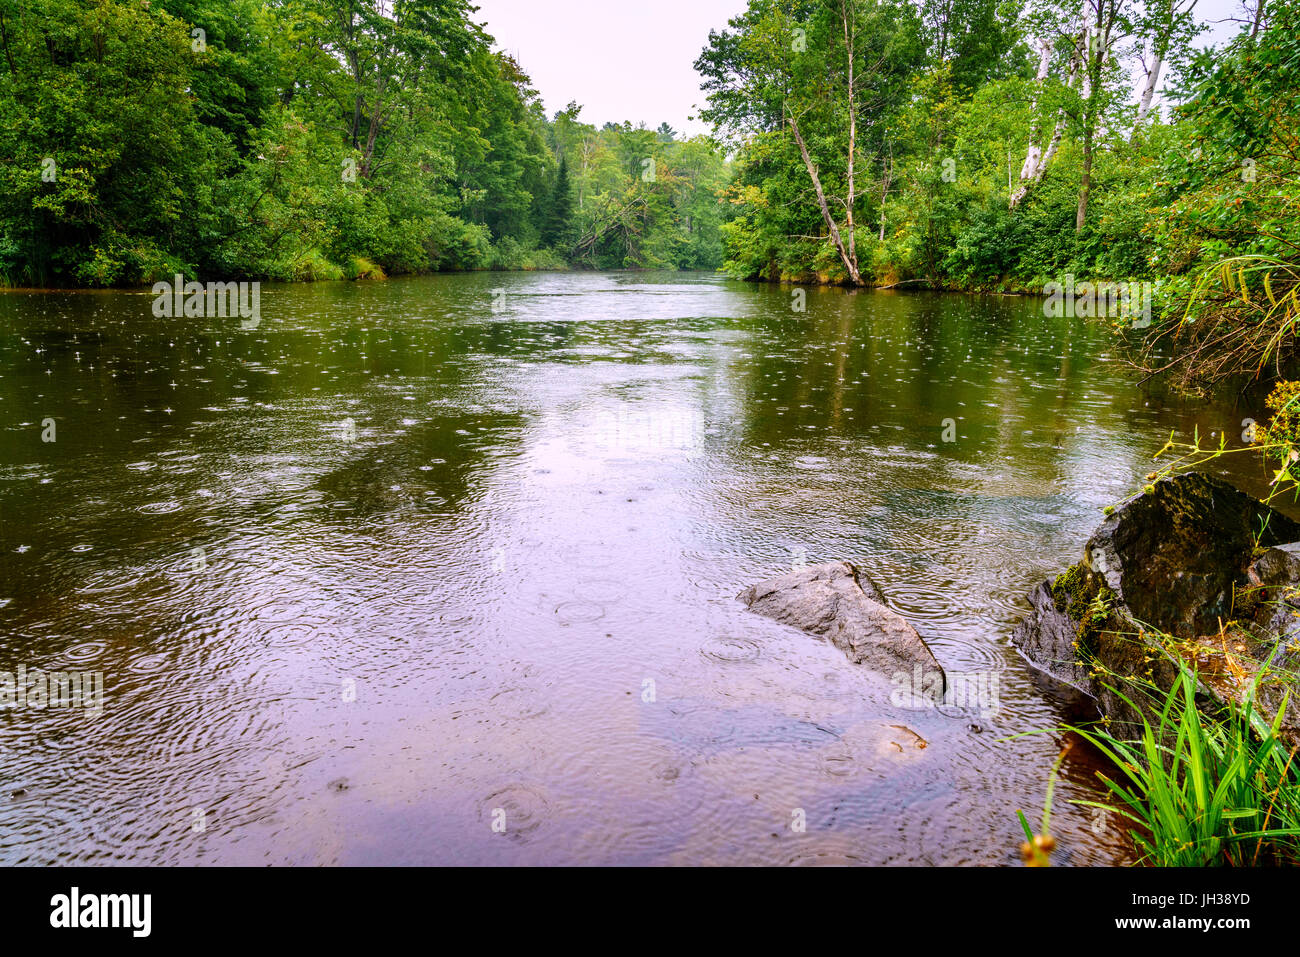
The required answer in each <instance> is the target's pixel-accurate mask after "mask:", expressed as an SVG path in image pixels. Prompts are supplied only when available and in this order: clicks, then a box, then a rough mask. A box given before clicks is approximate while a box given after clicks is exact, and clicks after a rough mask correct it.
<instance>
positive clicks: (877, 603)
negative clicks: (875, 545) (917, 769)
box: [736, 562, 947, 693]
mask: <svg viewBox="0 0 1300 957" xmlns="http://www.w3.org/2000/svg"><path fill="white" fill-rule="evenodd" d="M736 597H737V598H738V599H739V600H740V601H742V602H744V603H745V606H746V607H747V608H748V609H749V610H750V611H752V612H755V613H756V614H759V615H763V616H765V617H767V618H771V619H773V620H774V621H779V622H781V623H782V624H785V625H791V626H793V627H795V628H799V629H801V630H802V631H806V632H808V633H810V634H814V635H820V636H822V637H824V638H827V639H829V640H830V642H831V644H833V645H835V647H837V648H839V649H840V650H842V651H843V652H844V653H845V654H847V655H848V656H849V659H850V660H851V661H853V662H854V663H855V664H861V665H866V666H867V667H869V668H872V669H874V670H876V671H879V672H882V673H883V674H887V675H890V676H891V677H892V676H896V675H898V674H899V673H906V674H907V675H909V676H911V675H913V674H917V666H918V665H919V666H920V669H919V675H918V677H919V678H920V679H921V680H923V681H924V682H925V686H926V687H929V686H932V685H933V684H935V683H936V682H935V679H934V678H931V677H930V676H931V675H935V676H937V683H938V687H939V689H940V693H942V690H944V689H946V687H947V676H946V675H945V674H944V671H943V668H942V667H941V666H940V665H939V662H938V661H936V660H935V657H934V655H933V654H932V653H931V651H930V648H929V646H928V645H926V643H925V641H924V639H922V638H921V636H920V635H919V634H917V632H916V629H915V628H913V627H912V626H911V625H909V624H908V623H907V620H906V619H904V618H903V617H902V616H901V615H899V614H898V613H897V612H895V611H893V610H891V609H890V608H888V607H886V605H885V596H884V595H882V594H881V592H880V589H879V588H877V587H876V584H875V583H874V582H873V581H872V580H871V579H870V578H869V577H867V575H866V574H864V573H863V572H861V571H859V570H858V569H857V567H856V566H854V565H853V564H852V563H850V562H826V563H825V564H822V565H811V566H809V567H807V568H800V569H797V570H795V571H792V572H789V573H787V574H785V575H781V576H779V577H777V578H770V579H768V580H767V581H764V582H759V583H758V584H757V585H751V586H750V587H749V588H746V589H745V590H744V591H742V592H741V593H740V594H739V595H737V596H736ZM919 690H920V689H918V691H919Z"/></svg>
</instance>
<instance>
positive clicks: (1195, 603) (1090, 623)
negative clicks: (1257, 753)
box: [1011, 473, 1300, 743]
mask: <svg viewBox="0 0 1300 957" xmlns="http://www.w3.org/2000/svg"><path fill="white" fill-rule="evenodd" d="M1297 539H1300V524H1297V523H1295V522H1293V521H1292V520H1291V519H1289V518H1287V517H1286V516H1284V515H1282V514H1281V513H1279V512H1277V511H1275V510H1274V509H1272V508H1270V507H1269V506H1267V505H1265V504H1264V503H1263V502H1260V501H1258V500H1257V499H1254V498H1252V497H1250V496H1249V495H1246V494H1245V493H1244V492H1241V491H1239V490H1238V489H1235V488H1233V487H1232V486H1231V485H1229V484H1227V483H1226V482H1224V481H1222V480H1220V479H1217V478H1215V477H1213V476H1209V475H1203V474H1199V473H1189V474H1185V475H1179V476H1176V477H1173V478H1168V479H1162V480H1161V481H1158V482H1156V483H1155V485H1154V486H1153V487H1152V490H1151V491H1149V492H1145V493H1143V494H1142V495H1139V496H1138V497H1137V498H1135V499H1134V500H1133V501H1131V502H1129V503H1128V504H1126V505H1124V506H1123V507H1121V508H1119V509H1117V510H1116V511H1115V512H1114V513H1113V514H1112V515H1110V516H1109V517H1108V518H1107V519H1106V520H1105V521H1104V522H1102V523H1101V525H1100V526H1099V527H1098V528H1097V531H1096V532H1094V533H1093V535H1092V537H1091V538H1089V539H1088V542H1087V544H1086V545H1085V546H1084V551H1083V560H1082V561H1080V562H1079V563H1077V564H1076V565H1073V566H1071V567H1070V568H1068V569H1066V571H1065V572H1063V573H1062V574H1061V575H1060V576H1058V577H1057V578H1056V580H1055V581H1052V582H1043V583H1041V584H1039V585H1037V586H1036V587H1035V588H1034V589H1033V591H1031V592H1030V594H1029V604H1030V612H1029V614H1028V616H1027V617H1026V618H1025V619H1024V620H1023V621H1022V622H1021V623H1020V624H1019V625H1018V626H1017V627H1016V629H1015V632H1014V633H1013V634H1012V636H1011V638H1012V642H1013V644H1015V645H1016V647H1018V648H1019V649H1020V651H1021V652H1022V653H1023V654H1024V655H1025V657H1027V658H1028V659H1029V660H1030V662H1031V663H1033V664H1034V665H1036V666H1038V667H1039V668H1041V669H1043V670H1044V671H1046V672H1048V673H1049V674H1052V675H1053V676H1055V677H1056V678H1058V679H1060V680H1062V681H1064V682H1066V683H1068V684H1070V685H1073V686H1074V687H1076V688H1078V689H1080V690H1082V691H1085V692H1087V693H1088V694H1090V695H1092V696H1093V697H1094V698H1096V699H1097V702H1098V705H1099V707H1100V709H1101V711H1102V713H1103V714H1106V715H1108V716H1110V717H1112V718H1114V719H1118V720H1119V721H1120V722H1122V723H1124V724H1127V725H1129V726H1130V727H1128V728H1125V729H1122V730H1124V731H1127V732H1130V733H1133V732H1136V730H1137V729H1138V727H1139V726H1140V721H1141V717H1142V715H1146V716H1147V718H1148V720H1151V721H1152V722H1153V723H1154V722H1155V721H1156V720H1158V713H1159V712H1158V707H1157V706H1158V705H1159V704H1160V703H1163V700H1164V695H1165V692H1167V690H1168V689H1169V688H1170V687H1171V686H1172V683H1173V681H1174V680H1175V678H1176V677H1177V675H1178V672H1179V667H1178V662H1180V661H1181V662H1182V663H1184V664H1187V665H1189V666H1193V667H1195V668H1196V670H1197V675H1198V678H1199V679H1200V684H1201V687H1200V689H1199V690H1200V691H1201V692H1202V693H1203V696H1204V697H1205V699H1206V704H1207V706H1209V707H1211V708H1213V706H1214V705H1215V704H1216V703H1217V704H1218V705H1222V704H1223V703H1224V702H1226V701H1229V700H1232V701H1243V700H1245V696H1246V695H1247V693H1248V692H1249V690H1250V688H1251V687H1252V684H1253V683H1254V681H1255V678H1256V677H1257V676H1258V675H1259V674H1260V670H1261V668H1266V669H1267V671H1266V673H1265V674H1264V675H1263V676H1262V678H1261V680H1260V682H1259V694H1258V702H1259V705H1260V707H1261V710H1262V711H1264V712H1265V715H1266V716H1267V717H1269V718H1271V717H1273V716H1274V715H1275V714H1276V711H1277V709H1278V708H1279V707H1280V706H1281V701H1282V694H1283V692H1284V691H1285V690H1286V689H1287V688H1292V689H1293V691H1294V690H1300V689H1296V688H1295V687H1294V678H1295V666H1296V665H1297V664H1300V657H1298V656H1297V655H1296V654H1295V653H1294V652H1293V651H1290V650H1288V649H1290V648H1291V646H1292V645H1294V644H1295V640H1294V637H1293V635H1292V633H1293V632H1297V631H1298V630H1300V618H1298V617H1297V613H1298V611H1300V545H1285V544H1284V543H1287V542H1293V541H1295V540H1297ZM1279 546H1280V547H1279ZM1292 697H1293V698H1294V697H1295V694H1293V695H1292ZM1283 719H1284V720H1283V725H1284V727H1283V732H1284V736H1285V737H1286V738H1287V740H1288V741H1289V743H1296V742H1300V705H1297V704H1289V705H1288V708H1287V714H1286V715H1284V716H1283Z"/></svg>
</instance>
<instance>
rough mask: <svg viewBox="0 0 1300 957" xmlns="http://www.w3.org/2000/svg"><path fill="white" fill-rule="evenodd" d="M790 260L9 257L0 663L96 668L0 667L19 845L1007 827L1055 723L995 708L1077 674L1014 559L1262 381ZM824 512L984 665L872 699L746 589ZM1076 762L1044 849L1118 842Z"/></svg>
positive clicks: (1086, 856)
mask: <svg viewBox="0 0 1300 957" xmlns="http://www.w3.org/2000/svg"><path fill="white" fill-rule="evenodd" d="M807 297H808V298H807V305H808V308H807V312H806V313H797V312H794V311H792V309H791V303H792V296H791V290H790V289H789V288H778V287H765V286H751V285H746V284H740V283H732V282H726V281H723V280H720V279H716V278H714V277H711V276H709V277H696V276H681V275H644V274H638V275H592V274H574V275H562V274H561V275H474V276H443V277H434V278H428V279H413V280H394V281H390V282H386V283H379V284H348V283H331V284H322V285H318V286H297V287H271V286H267V287H264V288H263V290H262V295H261V316H262V319H261V322H260V324H259V325H258V326H257V328H255V329H250V330H245V329H243V328H241V323H240V322H239V320H232V319H216V318H214V319H179V320H168V319H156V318H154V317H153V315H152V313H151V308H150V307H151V304H152V297H151V296H150V295H148V294H133V293H103V294H66V293H10V294H5V295H3V296H0V671H9V672H15V671H16V670H17V668H18V667H19V666H20V665H22V666H24V667H26V668H27V669H34V668H42V669H47V670H52V669H59V668H63V669H67V670H81V671H99V672H102V673H103V675H104V682H105V687H106V697H105V701H104V707H103V709H102V712H101V713H99V714H92V713H88V712H87V711H86V710H84V709H82V710H72V709H50V708H46V709H38V708H33V707H30V706H28V707H17V706H11V707H8V708H0V862H3V863H45V862H101V863H109V862H135V863H173V862H175V863H191V862H219V863H252V864H257V863H277V864H316V863H347V864H358V863H366V864H381V863H382V864H398V863H401V864H406V863H597V864H604V863H664V864H669V863H675V864H684V863H714V864H727V863H742V864H787V863H814V864H815V863H839V862H864V863H913V864H974V863H979V864H1001V863H1013V862H1017V861H1018V852H1017V847H1018V845H1019V842H1020V840H1021V836H1020V829H1019V825H1018V823H1017V821H1016V818H1015V811H1016V809H1017V808H1023V809H1024V810H1025V811H1026V813H1027V814H1028V816H1029V817H1030V819H1031V820H1033V821H1037V819H1038V817H1039V815H1040V814H1041V811H1042V801H1043V796H1044V793H1045V789H1046V782H1047V775H1048V770H1049V768H1050V766H1051V764H1052V762H1053V760H1054V759H1055V757H1056V755H1057V752H1058V751H1059V749H1060V746H1061V736H1060V735H1059V734H1055V733H1053V734H1046V735H1040V736H1036V737H1031V738H1021V739H1018V740H1007V738H1008V737H1009V736H1011V735H1015V734H1019V733H1021V732H1026V731H1031V730H1035V729H1041V728H1050V727H1053V726H1055V725H1058V724H1059V723H1060V722H1062V721H1063V720H1065V719H1066V717H1067V716H1068V712H1067V710H1066V708H1065V704H1066V702H1065V699H1064V698H1063V697H1062V696H1061V695H1060V694H1059V693H1058V691H1057V690H1056V689H1055V688H1054V686H1053V685H1052V684H1051V683H1050V682H1049V681H1047V680H1045V679H1042V678H1040V677H1038V676H1036V674H1035V673H1034V672H1033V671H1032V670H1031V669H1029V668H1028V667H1027V666H1026V665H1025V664H1024V663H1023V662H1022V661H1021V659H1020V658H1019V657H1018V656H1017V655H1016V654H1015V652H1014V651H1013V650H1012V649H1011V648H1009V647H1008V644H1007V637H1008V634H1009V633H1010V630H1011V628H1012V626H1013V624H1014V623H1015V621H1016V620H1017V618H1018V616H1019V615H1020V613H1021V608H1022V607H1023V596H1024V594H1025V592H1026V591H1027V590H1028V589H1029V587H1030V586H1031V585H1033V584H1034V583H1035V582H1036V581H1038V580H1040V579H1042V578H1043V577H1045V576H1046V575H1048V574H1049V573H1052V572H1054V571H1056V570H1058V569H1059V568H1060V567H1062V566H1063V565H1064V564H1065V563H1066V562H1069V561H1072V560H1074V558H1075V557H1076V556H1077V554H1078V552H1079V550H1080V548H1081V545H1082V542H1083V540H1084V539H1085V538H1086V537H1087V535H1088V534H1089V532H1090V531H1091V530H1092V528H1093V527H1094V526H1095V525H1096V523H1097V522H1098V521H1099V518H1100V513H1099V511H1098V510H1099V509H1100V508H1101V507H1102V506H1103V505H1106V504H1109V503H1112V502H1114V501H1115V500H1116V499H1118V498H1120V497H1121V496H1122V495H1124V494H1126V493H1127V492H1128V491H1130V490H1132V489H1133V487H1134V486H1135V484H1137V483H1139V482H1140V478H1141V476H1142V475H1143V474H1144V473H1145V472H1147V471H1148V470H1149V469H1150V468H1151V464H1150V456H1151V454H1152V453H1153V452H1154V451H1155V450H1156V449H1157V448H1158V447H1159V446H1160V445H1161V443H1162V442H1163V441H1164V439H1165V438H1166V437H1167V436H1168V434H1169V431H1170V430H1171V429H1175V430H1178V431H1179V432H1180V433H1188V434H1189V433H1190V431H1191V429H1192V427H1193V426H1194V425H1198V426H1199V427H1200V429H1201V432H1202V434H1208V433H1211V432H1217V431H1222V430H1225V429H1226V430H1227V431H1228V434H1229V437H1230V441H1231V443H1235V444H1240V443H1239V438H1240V437H1239V433H1240V430H1241V426H1240V424H1239V423H1240V420H1241V418H1243V417H1244V416H1245V415H1247V414H1250V412H1249V410H1247V411H1242V410H1235V411H1234V410H1230V409H1226V408H1222V407H1202V406H1200V405H1194V404H1193V405H1186V406H1183V405H1169V404H1167V403H1166V402H1165V401H1163V400H1161V399H1159V398H1158V397H1156V396H1154V395H1150V394H1147V393H1145V392H1143V391H1142V390H1140V389H1139V388H1138V387H1137V386H1136V385H1135V384H1134V381H1135V380H1134V377H1133V376H1132V375H1131V374H1130V373H1128V372H1127V371H1126V370H1125V369H1124V368H1123V367H1122V365H1120V364H1119V363H1117V362H1116V361H1114V360H1113V359H1111V358H1110V357H1109V354H1108V353H1109V350H1110V349H1111V347H1112V342H1111V340H1110V338H1109V336H1108V333H1107V332H1106V331H1105V330H1103V329H1101V328H1099V327H1096V326H1090V325H1088V324H1087V322H1086V321H1085V320H1073V319H1047V318H1044V317H1043V316H1042V314H1041V309H1040V308H1039V304H1038V303H1037V302H1035V301H1032V300H1024V299H1003V298H965V297H958V296H937V295H924V294H891V293H884V292H877V293H871V292H864V293H858V294H850V293H846V292H844V291H841V290H816V289H812V290H809V291H808V293H807ZM1256 417H1258V415H1257V416H1256ZM47 419H53V420H54V422H55V426H56V434H55V436H54V438H55V440H54V441H52V442H51V441H43V440H42V439H43V432H44V431H45V420H47ZM945 419H951V420H952V425H953V431H955V441H951V442H945V441H944V434H943V433H944V422H943V420H945ZM1255 479H1256V477H1255V476H1251V477H1249V480H1250V481H1255ZM833 558H848V559H852V560H854V561H856V562H858V563H860V564H861V565H862V566H863V567H864V568H866V569H867V570H869V571H870V573H871V574H872V576H873V577H874V578H875V579H876V580H877V581H878V582H879V583H880V585H881V586H882V588H883V590H884V591H885V593H886V595H887V596H888V598H889V601H890V603H891V604H892V605H893V607H894V608H895V609H896V610H897V611H899V612H900V613H901V614H903V615H904V616H905V617H907V618H908V619H909V620H911V621H912V622H913V623H914V624H915V625H916V627H917V628H918V629H919V630H920V631H921V633H922V634H923V635H924V636H925V637H926V638H927V640H928V641H929V642H930V644H931V646H932V647H933V649H934V652H935V654H936V656H937V657H938V658H939V660H940V661H941V662H942V663H943V664H944V666H945V667H946V668H947V669H948V670H949V672H950V673H952V672H957V673H969V674H972V675H981V676H984V678H985V679H987V680H990V681H994V682H995V683H996V684H995V687H996V688H997V700H996V702H988V701H985V702H983V705H984V706H983V707H981V706H978V705H977V706H973V707H972V706H965V707H957V706H951V707H944V708H941V709H938V710H930V711H917V710H908V709H906V708H902V707H897V706H894V705H893V704H891V702H890V692H891V685H890V683H889V681H888V679H886V678H884V677H878V676H874V675H871V674H868V673H865V672H863V671H862V670H861V669H859V668H857V667H855V666H853V665H852V664H850V663H849V661H848V660H847V659H846V658H845V656H844V655H843V654H842V653H841V652H840V651H838V650H836V649H835V648H833V647H831V646H830V645H829V644H826V643H824V642H822V641H820V640H818V639H815V638H812V637H809V636H807V635H804V634H802V633H799V632H795V631H793V630H791V629H787V628H785V627H782V626H780V625H777V624H775V623H773V622H770V621H767V620H765V619H762V618H758V617H756V616H752V615H749V614H748V613H746V612H744V611H743V610H742V608H741V607H740V606H739V605H738V604H737V603H736V601H735V600H734V596H735V594H736V593H737V592H739V591H740V590H741V589H742V588H743V587H745V586H746V585H748V584H750V583H752V582H754V581H756V580H759V579H762V578H766V577H770V576H772V575H774V574H777V573H779V572H782V571H784V570H787V569H789V568H790V567H791V566H792V564H797V563H799V562H802V561H807V562H818V561H824V560H828V559H833ZM987 686H988V685H986V687H987ZM993 704H995V705H996V706H995V707H990V706H989V705H993ZM1094 770H1095V765H1093V764H1091V763H1089V761H1088V759H1087V757H1086V755H1084V754H1082V753H1080V749H1076V751H1075V752H1074V754H1073V755H1072V757H1071V758H1070V759H1069V760H1067V762H1066V764H1065V766H1064V770H1063V774H1064V779H1063V781H1062V782H1061V784H1060V785H1059V786H1058V788H1057V791H1056V803H1055V807H1054V815H1053V825H1052V827H1053V832H1054V833H1055V834H1056V836H1057V838H1058V840H1059V842H1060V846H1061V851H1060V852H1059V853H1058V855H1057V862H1058V863H1070V864H1098V863H1108V862H1117V861H1123V860H1127V859H1129V856H1130V853H1131V852H1130V850H1129V847H1128V844H1127V841H1126V839H1125V838H1124V837H1123V835H1122V834H1121V833H1120V830H1119V828H1118V827H1117V820H1116V819H1115V818H1113V817H1109V818H1107V817H1104V816H1101V815H1099V814H1097V813H1096V812H1094V811H1092V810H1090V809H1087V808H1080V807H1075V806H1072V805H1071V803H1070V802H1071V801H1072V800H1089V799H1095V798H1096V797H1098V796H1099V794H1100V792H1099V791H1098V790H1097V789H1096V787H1095V785H1094V784H1093V783H1092V775H1093V772H1094ZM800 813H802V816H803V818H804V819H805V820H806V831H804V832H803V833H799V832H798V831H796V830H794V829H792V827H791V824H792V822H793V821H794V820H796V818H797V817H798V816H799V814H800ZM496 820H501V821H503V822H504V824H505V832H504V833H497V832H494V830H493V827H492V825H493V822H494V821H496Z"/></svg>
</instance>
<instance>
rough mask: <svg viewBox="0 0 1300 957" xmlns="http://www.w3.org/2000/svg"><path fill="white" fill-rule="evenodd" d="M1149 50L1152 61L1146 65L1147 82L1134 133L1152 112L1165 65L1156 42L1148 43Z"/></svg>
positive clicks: (1139, 101)
mask: <svg viewBox="0 0 1300 957" xmlns="http://www.w3.org/2000/svg"><path fill="white" fill-rule="evenodd" d="M1147 52H1148V55H1149V56H1150V57H1151V63H1150V64H1148V65H1147V66H1146V82H1145V83H1144V84H1143V85H1142V96H1141V97H1140V98H1139V100H1138V113H1137V122H1135V123H1134V124H1133V133H1134V135H1137V131H1138V130H1140V129H1141V128H1142V123H1143V122H1144V121H1145V120H1146V118H1147V114H1148V113H1150V112H1151V100H1152V99H1153V98H1154V97H1155V93H1156V85H1157V84H1158V83H1159V82H1160V68H1161V67H1162V66H1163V65H1164V59H1163V57H1161V55H1160V51H1159V49H1158V48H1157V46H1156V45H1155V44H1154V43H1150V44H1148V46H1147Z"/></svg>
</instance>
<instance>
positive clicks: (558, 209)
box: [541, 157, 573, 247]
mask: <svg viewBox="0 0 1300 957" xmlns="http://www.w3.org/2000/svg"><path fill="white" fill-rule="evenodd" d="M572 226H573V188H572V187H571V186H570V184H569V161H568V160H567V159H565V158H563V157H561V158H560V168H559V170H558V171H557V172H556V174H555V187H554V189H552V191H551V206H550V209H549V210H548V211H547V214H546V222H545V223H544V224H543V226H542V236H541V239H542V245H544V246H561V247H563V246H567V245H569V243H571V242H572V241H573V231H572Z"/></svg>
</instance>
